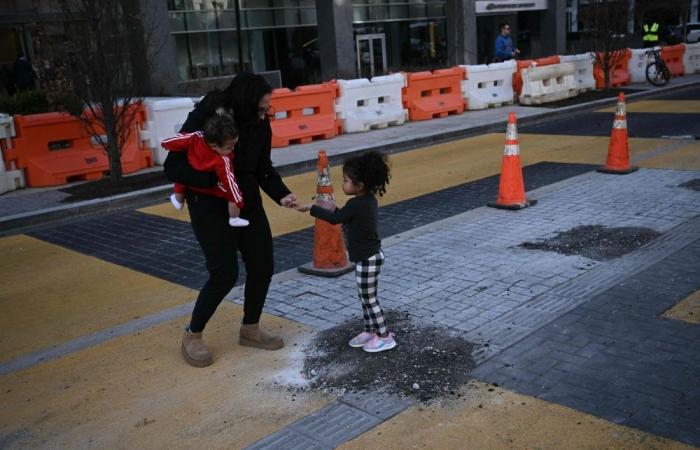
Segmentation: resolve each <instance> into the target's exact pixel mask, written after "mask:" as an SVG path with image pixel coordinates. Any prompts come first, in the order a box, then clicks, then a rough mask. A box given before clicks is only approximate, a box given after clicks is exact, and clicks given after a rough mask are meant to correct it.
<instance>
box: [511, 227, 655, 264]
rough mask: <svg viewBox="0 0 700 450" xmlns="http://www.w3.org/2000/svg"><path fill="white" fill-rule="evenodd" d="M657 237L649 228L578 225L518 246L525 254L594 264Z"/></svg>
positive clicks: (622, 253)
mask: <svg viewBox="0 0 700 450" xmlns="http://www.w3.org/2000/svg"><path fill="white" fill-rule="evenodd" d="M660 235H661V233H659V232H658V231H655V230H652V229H651V228H640V227H605V226H603V225H582V226H578V227H576V228H572V229H571V230H568V231H563V232H561V233H559V234H557V235H556V236H554V237H552V238H550V239H546V240H543V241H539V242H523V243H522V244H520V245H519V246H520V247H522V248H526V249H528V250H544V251H550V252H556V253H561V254H564V255H581V256H585V257H586V258H590V259H593V260H596V261H607V260H610V259H614V258H619V257H620V256H622V255H625V254H627V253H630V252H631V251H633V250H635V249H637V248H639V247H641V246H643V245H644V244H646V243H647V242H650V241H652V240H653V239H655V238H657V237H658V236H660Z"/></svg>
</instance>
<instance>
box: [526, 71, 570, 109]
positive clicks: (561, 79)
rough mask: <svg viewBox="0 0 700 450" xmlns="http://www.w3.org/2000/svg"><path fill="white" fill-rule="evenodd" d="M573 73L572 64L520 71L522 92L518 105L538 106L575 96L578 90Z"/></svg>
mask: <svg viewBox="0 0 700 450" xmlns="http://www.w3.org/2000/svg"><path fill="white" fill-rule="evenodd" d="M575 71H576V68H575V66H574V64H573V63H559V64H553V65H551V66H542V67H530V68H528V69H523V70H522V71H521V74H522V77H523V90H522V92H521V93H520V103H521V104H523V105H539V104H542V103H549V102H556V101H558V100H564V99H567V98H569V97H575V96H577V95H578V92H579V90H578V87H577V84H576V80H575V79H574V72H575Z"/></svg>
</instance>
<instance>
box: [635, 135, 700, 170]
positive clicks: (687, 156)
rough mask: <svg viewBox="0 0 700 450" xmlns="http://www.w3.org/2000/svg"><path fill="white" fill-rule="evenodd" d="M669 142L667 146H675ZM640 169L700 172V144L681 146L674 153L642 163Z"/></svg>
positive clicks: (664, 154)
mask: <svg viewBox="0 0 700 450" xmlns="http://www.w3.org/2000/svg"><path fill="white" fill-rule="evenodd" d="M673 145H674V141H672V140H669V141H668V142H667V144H666V146H669V147H670V146H673ZM639 166H640V167H647V168H656V169H676V170H700V142H698V141H695V142H692V143H688V144H687V145H679V146H678V147H677V148H674V149H673V150H672V151H669V152H664V153H662V154H660V155H658V156H654V157H651V158H649V159H645V160H643V161H640V163H639Z"/></svg>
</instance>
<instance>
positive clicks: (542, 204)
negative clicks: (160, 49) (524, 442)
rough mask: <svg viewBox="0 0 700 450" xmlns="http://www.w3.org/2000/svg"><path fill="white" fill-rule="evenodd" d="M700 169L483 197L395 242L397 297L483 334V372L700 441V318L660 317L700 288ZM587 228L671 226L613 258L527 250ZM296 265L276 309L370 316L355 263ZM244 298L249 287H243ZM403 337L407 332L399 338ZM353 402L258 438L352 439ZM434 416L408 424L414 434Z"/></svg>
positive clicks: (407, 306)
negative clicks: (360, 307) (318, 268)
mask: <svg viewBox="0 0 700 450" xmlns="http://www.w3.org/2000/svg"><path fill="white" fill-rule="evenodd" d="M698 177H700V173H699V172H697V171H677V170H663V169H641V170H640V171H638V172H636V173H633V174H630V175H626V176H617V175H606V174H600V173H596V172H588V173H585V174H583V175H579V176H577V177H574V178H571V179H568V180H565V181H561V182H559V183H556V184H552V185H549V186H546V187H544V188H541V189H537V190H535V191H532V192H530V193H529V196H531V197H532V198H537V199H538V200H539V203H538V204H537V205H536V206H534V207H531V208H528V209H525V210H522V211H519V212H517V213H514V212H509V211H502V210H495V209H490V208H486V207H482V208H478V209H475V210H472V211H469V212H466V213H463V214H460V215H457V216H454V217H451V218H449V219H445V220H442V221H439V222H435V223H433V224H430V225H426V226H423V227H420V228H417V229H414V230H411V231H409V232H406V233H402V234H401V235H400V236H395V237H393V238H389V239H386V240H385V241H384V250H385V254H386V264H385V267H384V269H383V271H382V275H381V282H380V302H381V304H382V307H383V308H385V309H388V310H402V311H406V312H407V313H408V314H409V315H410V316H411V317H412V318H414V320H416V321H418V322H419V323H422V324H434V325H439V326H444V327H446V328H448V329H450V330H452V331H453V332H455V333H458V334H460V335H461V336H464V337H465V338H467V339H468V340H469V341H470V342H473V343H475V344H476V345H477V346H478V349H477V350H476V351H475V352H474V358H475V362H476V364H477V368H476V369H475V371H474V372H473V375H474V376H475V378H476V379H478V380H481V381H484V382H487V383H496V384H495V386H501V387H503V388H506V389H509V390H513V391H515V392H518V393H521V394H526V395H529V396H533V397H537V398H540V399H544V400H547V401H550V402H554V403H559V404H561V405H565V406H567V407H570V408H573V409H576V410H578V411H583V412H586V413H588V414H591V415H594V416H597V417H601V418H604V419H606V420H608V421H610V422H612V423H616V424H622V425H627V426H630V427H634V428H637V429H641V430H645V431H648V432H651V433H654V434H657V435H661V436H666V437H669V438H671V439H675V440H679V441H682V442H685V443H689V444H692V445H700V432H699V431H698V428H697V423H698V420H700V407H699V406H698V405H700V390H698V389H697V380H698V379H700V358H699V357H698V356H700V352H699V351H698V349H697V345H696V343H697V342H698V340H699V339H700V329H699V328H698V327H697V325H691V324H688V323H683V322H679V321H675V320H668V319H665V318H662V317H661V315H662V314H663V313H664V311H666V310H667V309H669V308H670V307H672V306H673V305H674V304H676V303H677V302H679V301H680V300H682V299H683V298H685V297H686V296H688V295H689V294H691V293H692V292H694V291H695V290H697V289H698V287H700V198H699V197H698V192H696V191H693V190H691V189H687V188H685V187H680V186H679V185H681V184H682V183H685V182H688V181H690V180H693V179H697V178H698ZM580 225H604V226H608V227H647V228H651V229H653V230H655V231H657V232H659V233H661V235H660V237H658V238H656V239H654V240H653V241H651V243H649V244H647V245H645V246H643V247H641V248H639V249H637V250H636V251H633V252H631V253H629V254H627V255H625V256H622V257H620V258H616V259H612V260H607V261H597V260H593V259H589V258H586V257H583V256H576V255H572V256H565V255H563V254H558V253H551V252H544V251H539V250H527V249H524V248H522V247H519V244H521V243H523V242H525V241H530V242H532V241H538V240H542V239H547V238H550V237H552V236H554V235H555V234H557V233H558V232H561V231H565V230H568V229H571V228H573V227H577V226H580ZM288 277H289V279H287V280H286V281H281V282H279V283H275V284H273V285H272V286H271V288H270V293H269V295H268V301H267V303H266V310H267V311H268V312H270V313H272V314H274V315H276V316H281V317H285V318H288V319H291V320H293V321H296V322H300V323H304V324H307V325H311V326H313V327H316V328H319V329H324V328H328V327H330V326H333V325H334V324H337V323H342V322H344V321H346V320H348V319H350V318H352V317H355V319H356V320H357V321H358V326H359V325H360V323H361V320H360V318H359V317H358V311H357V299H356V298H355V293H354V291H355V280H354V275H353V274H348V275H345V276H343V277H341V278H337V279H325V278H316V277H311V276H304V275H298V274H294V273H292V272H290V273H289V274H288ZM240 297H241V292H240V288H238V289H236V290H234V291H233V292H232V294H231V296H230V298H231V299H238V298H240ZM388 326H389V329H390V330H391V323H389V324H388ZM402 338H404V339H405V338H406V337H405V336H401V335H397V336H396V339H397V341H398V343H399V347H400V346H401V341H402ZM340 370H342V369H340ZM397 401H398V400H392V399H383V400H382V408H387V409H390V408H392V407H395V408H397V409H398V410H402V409H404V408H406V407H408V406H407V405H403V406H401V405H398V404H396V403H395V402H397ZM344 402H345V401H344V400H340V401H339V402H336V403H333V404H331V405H329V406H327V407H325V408H323V409H322V410H320V411H317V412H316V413H314V414H312V415H310V416H308V417H306V418H304V419H301V420H300V421H299V422H295V423H293V424H291V425H289V426H287V427H285V428H283V429H281V430H279V431H277V432H276V433H274V434H273V435H271V436H269V437H267V438H265V439H263V440H261V441H260V442H258V443H257V444H255V445H253V446H251V447H250V448H256V449H257V448H259V449H267V448H275V447H274V446H275V445H276V443H279V442H281V440H284V441H285V442H287V441H288V442H295V443H296V444H295V446H293V447H294V448H326V446H327V445H328V442H330V440H332V441H333V444H334V445H335V444H337V443H339V442H343V441H348V440H350V439H353V438H354V437H356V436H359V435H360V434H362V433H363V432H364V431H365V430H366V427H365V425H366V422H363V420H360V418H358V414H360V415H361V414H362V412H361V411H360V412H358V411H357V408H355V409H353V411H351V412H352V414H351V412H349V411H347V409H348V406H347V405H346V404H345V403H344ZM393 402H394V403H393ZM392 405H393V406H392ZM360 409H361V408H360ZM339 411H340V412H339ZM343 411H344V412H343ZM365 416H366V417H365ZM362 417H365V419H366V420H367V421H373V422H372V423H374V424H375V425H376V424H378V423H381V422H382V421H383V420H379V419H377V418H376V417H374V416H372V415H371V414H369V413H366V412H365V413H364V416H362ZM389 420H390V422H391V421H395V420H398V421H400V420H401V415H399V416H397V417H396V418H395V419H389ZM319 423H321V424H327V425H328V426H327V427H326V428H324V427H318V426H316V425H318V424H319ZM421 423H423V422H421V421H417V422H416V421H415V419H414V421H413V422H411V423H410V425H409V424H405V426H406V427H409V428H410V429H412V430H414V431H415V430H417V429H418V430H419V429H420V428H421ZM314 427H315V428H314ZM362 427H365V428H362ZM334 433H335V434H334ZM427 434H428V435H430V433H427ZM463 437H465V438H466V436H463ZM414 444H416V445H417V444H418V443H414ZM425 444H427V443H425Z"/></svg>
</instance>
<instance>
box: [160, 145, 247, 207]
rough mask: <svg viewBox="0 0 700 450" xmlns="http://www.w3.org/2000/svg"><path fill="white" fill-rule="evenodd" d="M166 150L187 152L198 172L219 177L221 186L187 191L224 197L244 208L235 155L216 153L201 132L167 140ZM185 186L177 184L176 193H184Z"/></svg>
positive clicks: (190, 187) (189, 160)
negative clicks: (234, 163)
mask: <svg viewBox="0 0 700 450" xmlns="http://www.w3.org/2000/svg"><path fill="white" fill-rule="evenodd" d="M160 145H161V146H162V147H163V148H164V149H166V150H168V151H172V152H179V151H183V150H187V161H188V162H189V163H190V165H191V166H192V167H193V168H194V169H197V170H202V171H209V172H211V171H214V172H216V175H217V176H218V177H219V184H218V185H217V186H216V187H211V188H197V187H192V186H187V187H186V188H187V189H191V190H193V191H197V192H202V193H204V194H210V195H215V196H217V197H223V198H225V199H226V200H228V201H229V202H233V203H235V204H236V206H238V207H239V208H243V196H242V195H241V191H240V189H238V183H236V177H235V176H234V175H233V153H231V154H230V155H227V156H223V155H220V154H218V153H216V151H214V149H213V148H211V147H210V146H209V144H207V143H206V141H205V140H204V135H203V134H202V132H201V131H195V132H194V133H181V134H178V135H177V136H174V137H171V138H168V139H165V140H164V141H163V142H161V144H160ZM184 191H185V186H184V185H181V184H177V183H176V184H175V192H184Z"/></svg>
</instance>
